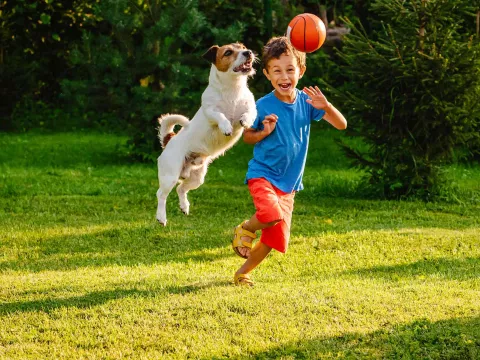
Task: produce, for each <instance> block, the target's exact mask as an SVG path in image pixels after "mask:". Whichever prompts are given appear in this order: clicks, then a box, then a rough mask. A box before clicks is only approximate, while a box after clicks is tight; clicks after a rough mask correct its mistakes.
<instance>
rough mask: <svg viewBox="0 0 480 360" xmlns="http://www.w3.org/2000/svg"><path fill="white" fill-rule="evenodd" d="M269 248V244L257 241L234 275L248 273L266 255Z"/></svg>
mask: <svg viewBox="0 0 480 360" xmlns="http://www.w3.org/2000/svg"><path fill="white" fill-rule="evenodd" d="M271 250H272V248H271V247H270V246H268V245H265V244H264V243H262V242H261V241H259V242H258V243H257V244H256V245H255V246H254V248H253V249H252V252H251V254H250V256H249V258H248V259H247V260H246V261H245V263H244V264H243V265H242V266H241V267H240V269H238V270H237V272H236V273H235V275H238V274H248V273H250V272H251V271H252V270H253V269H255V268H256V267H257V266H258V264H260V263H261V262H262V261H263V260H264V259H265V258H266V257H267V255H268V254H269V253H270V251H271Z"/></svg>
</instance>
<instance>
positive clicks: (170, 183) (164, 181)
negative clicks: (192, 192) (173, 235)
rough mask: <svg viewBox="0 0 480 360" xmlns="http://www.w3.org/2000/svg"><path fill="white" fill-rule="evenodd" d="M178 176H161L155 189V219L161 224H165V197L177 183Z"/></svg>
mask: <svg viewBox="0 0 480 360" xmlns="http://www.w3.org/2000/svg"><path fill="white" fill-rule="evenodd" d="M177 181H178V178H176V177H172V176H165V177H162V178H161V180H160V187H159V188H158V190H157V200H158V205H157V215H156V218H157V221H158V222H159V223H160V224H162V225H163V226H166V225H167V209H166V208H167V197H168V194H170V192H171V191H172V189H173V187H174V186H175V184H176V183H177Z"/></svg>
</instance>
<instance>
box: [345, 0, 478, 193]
mask: <svg viewBox="0 0 480 360" xmlns="http://www.w3.org/2000/svg"><path fill="white" fill-rule="evenodd" d="M474 10H475V9H474V8H473V7H472V4H471V2H469V1H445V0H429V1H426V0H411V1H397V0H394V1H392V0H388V1H387V0H377V1H376V2H374V3H373V4H372V8H371V11H372V12H373V13H375V14H376V15H377V16H378V18H379V19H380V20H384V21H385V22H381V23H380V25H381V31H378V32H376V33H374V34H373V35H370V36H368V35H367V34H366V33H365V31H364V30H363V28H362V27H361V26H360V25H356V24H353V23H352V22H349V26H351V27H352V29H353V32H352V34H350V35H349V36H347V38H346V41H345V46H344V48H343V50H342V52H341V54H340V55H341V58H342V59H343V60H344V61H345V63H346V66H345V67H344V70H345V72H346V74H347V77H348V79H349V80H350V82H349V84H348V89H349V91H348V93H347V94H346V95H345V96H344V97H343V107H344V108H345V109H347V108H348V109H350V114H349V123H350V125H349V126H350V128H351V129H353V131H351V133H353V134H354V135H357V136H360V137H361V138H362V139H363V140H364V141H365V143H366V144H367V145H368V146H369V149H368V150H367V151H365V152H360V151H358V150H355V149H354V148H352V147H351V146H348V145H346V144H344V149H345V150H346V152H347V154H348V155H349V156H350V157H351V158H352V159H354V161H355V164H357V165H358V166H360V167H362V168H364V169H366V170H367V172H368V174H369V175H368V176H369V183H370V184H371V185H372V187H373V188H374V189H375V190H376V191H378V192H379V193H380V194H381V195H382V196H384V197H387V198H399V197H404V196H412V195H415V196H418V197H421V198H423V199H430V198H431V197H432V196H434V195H435V194H438V192H439V189H440V186H441V177H440V172H439V166H440V165H442V164H443V163H445V162H447V161H450V160H451V159H452V156H453V151H454V149H455V148H456V147H458V146H459V145H465V144H467V143H468V142H472V141H475V139H478V133H477V131H476V130H477V129H478V122H479V119H480V107H479V103H478V89H479V84H480V61H479V60H480V59H479V51H480V47H479V42H478V39H477V38H475V37H474V36H473V33H472V32H471V31H470V30H471V27H469V24H470V23H474V20H473V19H474V14H475V11H474ZM347 22H348V20H347ZM337 95H339V94H337Z"/></svg>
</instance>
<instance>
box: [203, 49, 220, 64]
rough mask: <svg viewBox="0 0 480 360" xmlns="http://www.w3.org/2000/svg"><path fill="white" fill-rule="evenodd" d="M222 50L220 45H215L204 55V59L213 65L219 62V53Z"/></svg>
mask: <svg viewBox="0 0 480 360" xmlns="http://www.w3.org/2000/svg"><path fill="white" fill-rule="evenodd" d="M218 49H220V47H219V46H218V45H213V46H212V47H211V48H210V49H208V50H207V52H206V53H205V54H203V58H204V59H205V60H207V61H209V62H211V63H212V64H214V63H215V61H216V60H217V51H218Z"/></svg>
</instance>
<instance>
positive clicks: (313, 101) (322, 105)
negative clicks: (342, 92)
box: [303, 86, 330, 110]
mask: <svg viewBox="0 0 480 360" xmlns="http://www.w3.org/2000/svg"><path fill="white" fill-rule="evenodd" d="M303 91H304V92H305V93H306V94H307V95H308V96H309V97H310V99H308V100H307V103H309V104H310V105H312V106H313V107H314V108H315V109H318V110H322V109H323V110H325V109H327V108H328V107H329V106H330V103H329V102H328V100H327V98H326V97H325V95H323V93H322V92H321V91H320V89H319V88H318V86H315V87H313V86H310V87H308V88H307V87H304V88H303Z"/></svg>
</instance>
